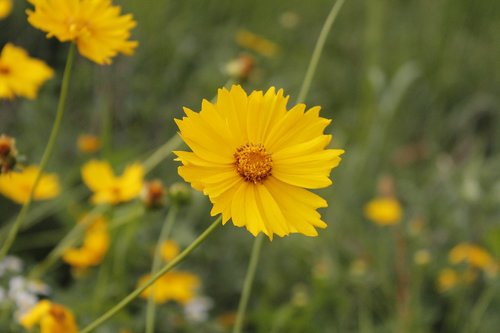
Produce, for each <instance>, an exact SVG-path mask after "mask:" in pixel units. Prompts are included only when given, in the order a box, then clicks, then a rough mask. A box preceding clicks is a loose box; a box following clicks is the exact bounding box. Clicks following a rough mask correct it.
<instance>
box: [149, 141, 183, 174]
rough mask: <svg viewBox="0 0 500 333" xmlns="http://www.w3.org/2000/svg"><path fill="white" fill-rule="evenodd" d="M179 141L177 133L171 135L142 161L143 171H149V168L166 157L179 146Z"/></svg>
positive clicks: (152, 167)
mask: <svg viewBox="0 0 500 333" xmlns="http://www.w3.org/2000/svg"><path fill="white" fill-rule="evenodd" d="M181 143H182V139H181V137H180V136H179V135H177V134H175V135H174V136H173V137H171V138H170V139H169V140H168V141H167V142H165V143H164V144H163V145H162V146H160V147H159V148H158V149H157V150H155V152H154V153H153V154H152V155H151V156H149V157H148V159H146V160H145V161H144V162H143V163H142V166H143V167H144V172H145V173H149V172H150V171H151V170H153V169H154V168H156V166H157V165H158V164H160V163H161V162H162V161H163V160H164V159H165V158H167V157H168V156H169V155H170V154H171V153H172V150H174V149H176V148H177V147H179V146H180V145H181Z"/></svg>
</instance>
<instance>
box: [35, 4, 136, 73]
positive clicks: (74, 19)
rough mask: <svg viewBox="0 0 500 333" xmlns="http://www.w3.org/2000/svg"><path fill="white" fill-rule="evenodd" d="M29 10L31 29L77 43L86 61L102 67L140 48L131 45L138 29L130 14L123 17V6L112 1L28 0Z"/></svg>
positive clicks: (63, 40)
mask: <svg viewBox="0 0 500 333" xmlns="http://www.w3.org/2000/svg"><path fill="white" fill-rule="evenodd" d="M29 1H30V2H31V3H32V4H33V5H34V6H35V8H34V11H33V10H27V14H28V21H29V22H30V23H31V25H32V26H34V27H35V28H38V29H40V30H42V31H44V32H46V33H47V37H48V38H50V37H54V36H55V37H56V38H57V39H58V40H59V41H61V42H67V41H72V42H75V43H76V45H77V47H78V51H79V52H80V54H81V55H83V56H84V57H87V58H88V59H90V60H92V61H94V62H96V63H98V64H100V65H103V64H110V63H111V58H112V57H114V56H116V55H117V54H118V53H123V54H126V55H130V54H132V53H133V52H134V49H135V48H136V47H137V44H138V43H137V42H136V41H129V40H128V39H129V37H130V30H131V29H132V28H134V27H135V26H136V22H135V21H134V19H133V17H132V15H131V14H127V15H120V12H121V8H120V6H113V5H112V4H111V0H29Z"/></svg>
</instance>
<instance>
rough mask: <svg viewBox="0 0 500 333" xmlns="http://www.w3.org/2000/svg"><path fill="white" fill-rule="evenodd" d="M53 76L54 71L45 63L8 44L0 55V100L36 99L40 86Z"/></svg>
mask: <svg viewBox="0 0 500 333" xmlns="http://www.w3.org/2000/svg"><path fill="white" fill-rule="evenodd" d="M53 75H54V71H53V70H52V69H51V68H50V67H49V66H47V65H46V64H45V63H44V62H43V61H41V60H38V59H35V58H31V57H30V56H29V55H28V53H27V52H26V51H25V50H23V49H22V48H20V47H17V46H14V45H12V44H11V43H7V44H5V46H4V47H3V49H2V53H1V54H0V99H13V98H14V97H15V96H22V97H26V98H28V99H34V98H35V97H36V96H37V93H38V89H39V88H40V86H41V85H42V84H43V83H44V82H45V81H47V80H48V79H50V78H51V77H52V76H53Z"/></svg>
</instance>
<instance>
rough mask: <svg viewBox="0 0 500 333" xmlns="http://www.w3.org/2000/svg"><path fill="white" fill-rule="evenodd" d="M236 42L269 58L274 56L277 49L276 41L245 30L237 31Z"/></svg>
mask: <svg viewBox="0 0 500 333" xmlns="http://www.w3.org/2000/svg"><path fill="white" fill-rule="evenodd" d="M236 43H238V45H240V46H242V47H245V48H247V49H250V50H253V51H255V52H257V53H259V54H261V55H263V56H266V57H269V58H272V57H274V56H275V55H276V54H277V53H278V51H279V47H278V45H277V44H276V43H274V42H272V41H270V40H269V39H266V38H264V37H262V36H259V35H256V34H254V33H253V32H250V31H247V30H240V31H238V33H237V34H236Z"/></svg>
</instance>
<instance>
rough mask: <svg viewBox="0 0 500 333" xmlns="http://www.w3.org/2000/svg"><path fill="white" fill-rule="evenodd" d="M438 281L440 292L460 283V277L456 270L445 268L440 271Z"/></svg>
mask: <svg viewBox="0 0 500 333" xmlns="http://www.w3.org/2000/svg"><path fill="white" fill-rule="evenodd" d="M437 283H438V286H437V287H438V290H439V291H440V292H446V291H448V290H450V289H452V288H453V287H455V286H456V285H457V284H458V283H460V277H459V275H458V273H457V272H456V271H455V270H453V269H451V268H445V269H443V270H441V272H439V276H438V281H437Z"/></svg>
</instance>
